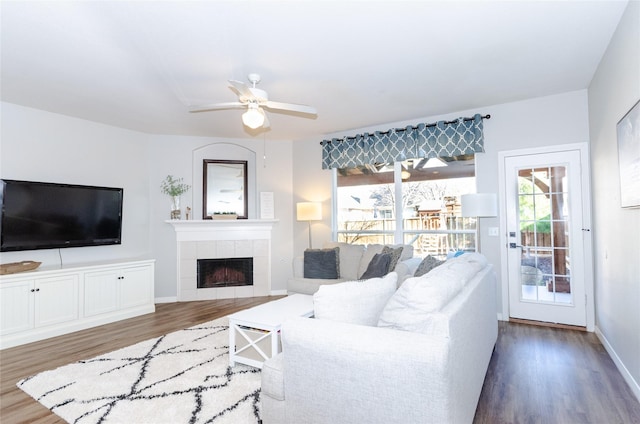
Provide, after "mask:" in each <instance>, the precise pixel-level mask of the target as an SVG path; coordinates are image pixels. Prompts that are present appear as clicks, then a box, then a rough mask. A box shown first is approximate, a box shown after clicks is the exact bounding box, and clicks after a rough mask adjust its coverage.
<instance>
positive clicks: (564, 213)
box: [518, 166, 574, 304]
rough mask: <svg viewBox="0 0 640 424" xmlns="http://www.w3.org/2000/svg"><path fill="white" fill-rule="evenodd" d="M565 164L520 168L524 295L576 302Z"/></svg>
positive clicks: (543, 300) (521, 267)
mask: <svg viewBox="0 0 640 424" xmlns="http://www.w3.org/2000/svg"><path fill="white" fill-rule="evenodd" d="M567 190H568V181H567V167H566V166H548V167H541V168H522V169H519V170H518V210H519V213H520V217H519V220H520V240H521V241H520V245H521V246H522V253H521V259H520V272H521V276H520V280H521V286H522V299H524V300H528V301H536V302H558V303H567V304H573V302H574V299H573V296H572V293H571V276H570V257H571V255H570V249H569V237H568V231H569V210H568V207H567V203H568V193H567Z"/></svg>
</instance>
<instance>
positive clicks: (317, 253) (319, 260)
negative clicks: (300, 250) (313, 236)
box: [304, 247, 340, 279]
mask: <svg viewBox="0 0 640 424" xmlns="http://www.w3.org/2000/svg"><path fill="white" fill-rule="evenodd" d="M339 254H340V248H338V247H334V248H333V249H307V250H305V251H304V278H325V279H337V278H338V277H339V276H340V256H339Z"/></svg>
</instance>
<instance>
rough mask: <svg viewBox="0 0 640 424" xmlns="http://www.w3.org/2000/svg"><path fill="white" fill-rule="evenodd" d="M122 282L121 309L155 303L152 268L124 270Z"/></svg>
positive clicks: (143, 267) (141, 267) (142, 267)
mask: <svg viewBox="0 0 640 424" xmlns="http://www.w3.org/2000/svg"><path fill="white" fill-rule="evenodd" d="M122 277H123V278H122V279H121V280H120V308H121V309H126V308H133V307H135V306H140V305H148V304H149V303H151V302H153V274H152V268H151V266H140V267H134V268H124V269H123V270H122Z"/></svg>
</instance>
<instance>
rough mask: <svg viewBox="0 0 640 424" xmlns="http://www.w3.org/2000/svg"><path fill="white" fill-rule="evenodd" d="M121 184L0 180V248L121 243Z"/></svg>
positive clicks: (18, 248)
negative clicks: (98, 185)
mask: <svg viewBox="0 0 640 424" xmlns="http://www.w3.org/2000/svg"><path fill="white" fill-rule="evenodd" d="M122 200H123V189H122V188H111V187H94V186H83V185H72V184H56V183H44V182H35V181H19V180H6V179H2V180H0V203H1V205H2V210H1V214H2V215H1V217H0V252H9V251H19V250H36V249H53V248H61V247H80V246H102V245H114V244H121V242H122V240H121V235H122Z"/></svg>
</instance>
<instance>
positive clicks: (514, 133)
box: [293, 90, 589, 314]
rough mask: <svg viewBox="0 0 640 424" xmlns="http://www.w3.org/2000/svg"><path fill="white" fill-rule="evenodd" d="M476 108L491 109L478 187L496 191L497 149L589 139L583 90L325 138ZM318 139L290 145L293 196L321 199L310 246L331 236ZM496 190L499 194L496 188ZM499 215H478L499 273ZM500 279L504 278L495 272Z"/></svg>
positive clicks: (299, 244)
mask: <svg viewBox="0 0 640 424" xmlns="http://www.w3.org/2000/svg"><path fill="white" fill-rule="evenodd" d="M475 113H481V114H482V115H485V114H487V113H488V114H490V115H491V119H489V120H485V121H484V134H485V153H482V154H478V155H477V156H476V182H477V189H478V192H495V193H498V153H499V152H501V151H505V150H515V149H525V148H532V147H541V146H549V145H556V144H570V143H584V142H587V141H588V140H589V127H588V111H587V92H586V90H580V91H574V92H569V93H564V94H559V95H555V96H549V97H541V98H536V99H530V100H525V101H521V102H515V103H507V104H502V105H494V106H486V107H481V108H478V109H475V110H466V111H460V112H456V113H451V114H447V115H438V116H431V117H426V118H422V119H414V120H411V121H402V122H394V123H388V124H384V125H380V126H377V127H368V128H359V129H355V130H352V131H345V132H343V133H339V134H338V133H336V134H330V135H328V136H326V137H325V138H331V137H341V136H345V135H353V134H357V133H362V132H371V131H375V130H387V129H389V128H402V127H404V126H406V125H410V124H416V123H419V122H435V121H438V120H442V119H444V120H450V119H454V118H457V117H460V116H472V115H473V114H475ZM319 141H321V140H320V139H313V140H305V141H296V142H295V143H294V145H293V158H294V163H295V164H294V179H293V192H294V193H295V196H296V198H295V199H296V200H295V201H299V200H307V199H308V200H324V203H323V212H327V214H325V215H323V216H324V217H325V219H324V220H323V222H322V223H318V224H314V227H313V230H314V233H313V235H314V247H320V246H321V245H322V244H323V243H324V242H325V241H328V240H331V214H330V213H329V212H330V211H331V195H332V193H331V191H332V175H331V172H330V171H328V170H322V169H321V166H322V163H321V147H320V145H319V144H318V143H319ZM498 195H500V193H498ZM498 226H499V217H498V218H483V219H482V229H483V230H482V234H481V245H482V251H483V253H484V254H485V255H486V256H487V257H488V259H489V261H490V262H491V263H493V264H494V266H495V269H496V271H497V272H500V270H501V268H502V264H501V260H500V249H502V248H505V247H504V246H505V245H506V238H505V237H504V234H503V231H502V230H501V234H500V236H499V237H489V236H488V235H487V232H486V231H487V228H488V227H498ZM294 228H295V232H294V233H295V241H294V254H295V255H301V254H302V252H303V251H304V249H305V248H306V247H307V244H308V239H307V226H306V224H303V223H294ZM498 278H499V280H500V281H499V284H502V278H501V276H500V275H498ZM496 299H497V302H498V313H500V314H502V313H503V310H506V309H505V308H503V305H502V296H501V286H499V287H498V288H497V292H496Z"/></svg>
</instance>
